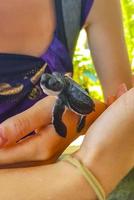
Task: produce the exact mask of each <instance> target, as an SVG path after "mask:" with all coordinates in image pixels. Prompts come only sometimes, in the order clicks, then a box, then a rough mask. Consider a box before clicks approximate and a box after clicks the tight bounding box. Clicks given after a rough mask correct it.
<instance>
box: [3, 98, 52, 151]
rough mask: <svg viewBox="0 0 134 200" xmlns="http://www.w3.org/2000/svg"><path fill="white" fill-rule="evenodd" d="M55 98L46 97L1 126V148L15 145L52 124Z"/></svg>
mask: <svg viewBox="0 0 134 200" xmlns="http://www.w3.org/2000/svg"><path fill="white" fill-rule="evenodd" d="M54 102H55V98H54V97H46V98H44V99H42V100H40V101H39V102H37V103H36V104H35V105H34V106H32V107H31V108H29V109H28V110H26V111H24V112H22V113H20V114H18V115H16V116H13V117H11V118H9V119H7V120H6V121H4V122H3V123H2V124H1V125H0V148H2V147H5V146H8V145H11V144H15V143H16V142H17V141H18V140H20V139H21V138H23V137H24V136H26V135H28V134H29V133H31V132H32V131H34V130H36V129H38V128H40V127H42V126H46V125H48V124H50V122H51V113H52V107H53V105H54Z"/></svg>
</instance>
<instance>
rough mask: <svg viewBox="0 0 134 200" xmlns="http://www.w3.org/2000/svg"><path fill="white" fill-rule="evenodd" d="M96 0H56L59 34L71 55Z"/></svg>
mask: <svg viewBox="0 0 134 200" xmlns="http://www.w3.org/2000/svg"><path fill="white" fill-rule="evenodd" d="M93 1H94V0H55V4H56V13H57V31H56V33H57V36H58V38H59V39H60V40H61V41H62V43H63V44H64V45H65V46H66V48H67V50H68V52H69V54H70V56H71V57H72V56H73V53H74V48H75V45H76V42H77V39H78V35H79V32H80V29H81V28H82V26H83V24H84V22H85V19H86V16H87V14H88V12H89V10H90V7H91V5H92V2H93Z"/></svg>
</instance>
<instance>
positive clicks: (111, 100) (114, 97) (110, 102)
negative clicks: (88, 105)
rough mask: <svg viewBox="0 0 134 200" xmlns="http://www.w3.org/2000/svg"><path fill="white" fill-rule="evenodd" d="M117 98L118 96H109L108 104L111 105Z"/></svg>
mask: <svg viewBox="0 0 134 200" xmlns="http://www.w3.org/2000/svg"><path fill="white" fill-rule="evenodd" d="M115 100H116V96H115V95H112V96H109V97H108V98H107V105H108V106H110V105H111V104H112V103H113V102H114V101H115Z"/></svg>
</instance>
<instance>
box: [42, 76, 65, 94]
mask: <svg viewBox="0 0 134 200" xmlns="http://www.w3.org/2000/svg"><path fill="white" fill-rule="evenodd" d="M40 85H41V88H42V89H43V91H44V93H46V94H48V95H58V94H60V93H61V91H62V90H63V88H64V82H63V80H62V78H60V76H58V75H57V73H53V74H48V73H45V74H43V75H42V76H41V81H40Z"/></svg>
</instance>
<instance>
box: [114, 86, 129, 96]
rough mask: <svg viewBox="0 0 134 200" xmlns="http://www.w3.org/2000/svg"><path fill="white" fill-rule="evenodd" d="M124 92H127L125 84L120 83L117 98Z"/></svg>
mask: <svg viewBox="0 0 134 200" xmlns="http://www.w3.org/2000/svg"><path fill="white" fill-rule="evenodd" d="M125 92H127V86H126V84H125V83H122V84H121V85H119V87H118V90H117V95H116V96H117V98H119V97H120V96H121V95H123V94H124V93H125Z"/></svg>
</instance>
